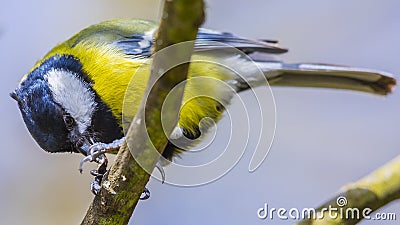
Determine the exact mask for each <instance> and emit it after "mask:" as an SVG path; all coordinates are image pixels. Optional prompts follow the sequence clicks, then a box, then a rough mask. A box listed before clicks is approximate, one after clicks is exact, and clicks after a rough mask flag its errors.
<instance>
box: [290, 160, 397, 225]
mask: <svg viewBox="0 0 400 225" xmlns="http://www.w3.org/2000/svg"><path fill="white" fill-rule="evenodd" d="M339 197H341V198H342V197H344V198H346V200H347V203H346V204H345V206H343V207H340V206H339V205H338V202H337V199H338V198H339ZM399 198H400V156H398V157H397V158H395V159H393V160H392V161H390V162H389V163H387V164H386V165H384V166H382V167H380V168H379V169H377V170H375V171H374V172H372V173H371V174H369V175H367V176H365V177H364V178H362V179H361V180H359V181H357V182H354V183H351V184H348V185H345V186H344V187H342V188H341V189H340V190H339V193H338V194H337V195H336V196H335V197H333V198H332V199H331V200H330V201H328V202H326V203H324V204H323V205H321V206H320V207H318V209H316V212H317V219H315V218H313V217H311V218H309V219H306V220H303V221H301V222H299V223H297V224H298V225H306V224H341V225H350V224H356V223H358V222H359V221H360V220H362V219H363V216H362V213H363V210H365V209H367V211H365V212H366V213H367V214H368V215H366V216H371V217H373V215H371V213H372V212H373V211H376V210H377V209H379V208H381V207H382V206H384V205H386V204H388V203H389V202H391V201H394V200H396V199H399ZM342 199H343V198H342ZM339 204H343V202H339ZM329 206H331V207H333V208H337V209H341V208H342V209H343V210H342V212H343V214H340V211H337V212H338V214H337V218H331V216H330V215H329V212H327V211H325V212H324V213H323V212H321V210H322V209H324V208H325V209H326V208H328V207H329ZM355 208H357V209H358V211H359V213H360V214H359V215H360V216H359V217H358V218H356V217H357V216H356V214H353V213H352V212H351V211H352V210H351V209H355ZM368 209H371V210H368ZM318 213H319V214H318ZM321 213H323V214H324V215H323V217H322V215H321ZM346 213H347V216H346ZM318 218H321V219H318Z"/></svg>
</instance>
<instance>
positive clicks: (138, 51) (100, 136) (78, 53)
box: [11, 19, 396, 160]
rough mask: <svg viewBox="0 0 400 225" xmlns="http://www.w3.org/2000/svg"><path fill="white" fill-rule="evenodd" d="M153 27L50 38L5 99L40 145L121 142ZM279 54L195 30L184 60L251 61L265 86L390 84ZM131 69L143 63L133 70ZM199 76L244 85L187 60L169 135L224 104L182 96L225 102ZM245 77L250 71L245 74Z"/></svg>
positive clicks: (114, 23)
mask: <svg viewBox="0 0 400 225" xmlns="http://www.w3.org/2000/svg"><path fill="white" fill-rule="evenodd" d="M156 29H157V24H156V23H153V22H149V21H144V20H136V19H120V20H111V21H106V22H102V23H98V24H95V25H92V26H89V27H87V28H86V29H84V30H82V31H80V32H78V33H77V34H75V35H74V36H72V37H71V38H70V39H68V40H67V41H65V42H62V43H60V44H58V45H57V46H55V47H54V48H53V49H52V50H51V51H50V52H49V53H47V54H46V55H45V56H44V57H43V58H42V59H41V60H40V61H38V62H37V63H36V65H34V67H33V68H32V69H31V70H30V71H29V72H28V73H27V75H25V76H24V77H23V78H22V80H21V81H20V83H19V85H18V87H17V88H16V90H15V91H14V92H13V93H11V97H12V98H14V99H15V100H16V101H17V102H18V106H19V109H20V111H21V114H22V117H23V119H24V121H25V124H26V126H27V128H28V130H29V132H30V133H31V135H32V136H33V138H34V139H35V140H36V142H37V143H38V144H39V146H40V147H41V148H42V149H44V150H45V151H47V152H52V153H55V152H77V153H82V154H84V155H85V156H87V155H90V154H92V153H93V152H92V151H90V147H91V146H93V145H94V144H96V143H104V145H99V144H97V146H103V147H104V148H107V147H110V148H112V147H114V148H115V147H118V146H119V145H120V144H121V143H122V142H121V141H118V140H122V138H123V137H124V133H123V122H122V119H123V116H124V115H123V102H124V96H125V92H126V89H127V87H128V84H129V82H130V81H131V80H133V81H134V82H135V83H136V86H135V87H134V88H135V90H133V92H136V93H137V95H138V96H139V97H138V98H137V100H136V102H134V103H133V104H132V107H133V108H135V107H136V108H137V106H138V105H139V103H140V100H141V98H140V97H141V95H142V94H143V92H144V89H145V87H146V84H147V79H148V74H149V73H150V65H151V59H152V52H151V49H152V45H153V43H154V34H155V32H156ZM215 42H218V43H222V44H224V45H228V46H232V47H233V48H236V49H238V50H240V51H242V52H244V54H246V55H248V56H249V57H242V56H238V55H232V54H229V53H227V54H225V53H224V49H223V48H221V46H220V45H217V44H213V43H215ZM216 52H217V54H216ZM218 52H220V53H218ZM285 52H287V49H284V48H281V47H279V46H278V43H277V42H276V41H270V40H252V39H247V38H242V37H238V36H235V35H233V34H230V33H226V32H218V31H213V30H208V29H204V28H200V29H199V31H198V35H197V39H196V40H195V45H194V53H193V56H192V58H194V59H210V58H213V57H220V58H225V59H226V60H230V61H231V62H232V61H233V62H234V63H236V64H238V65H243V66H244V67H245V66H246V65H247V64H249V63H254V62H255V63H256V64H257V65H258V67H259V68H260V69H261V71H262V72H263V73H264V74H265V77H263V79H265V78H266V80H268V82H269V85H271V86H293V87H318V88H335V89H347V90H355V91H362V92H369V93H372V94H378V95H386V94H388V93H390V92H391V90H392V87H393V86H395V84H396V80H395V79H394V78H393V76H392V75H391V74H389V73H386V72H382V71H375V70H369V69H360V68H354V67H346V66H336V65H330V64H314V63H298V64H287V63H284V62H282V61H280V60H277V59H276V58H274V57H271V56H275V55H277V54H281V53H285ZM253 55H258V56H257V57H252V56H253ZM250 59H253V62H250V61H251V60H250ZM139 67H140V68H145V69H144V70H143V69H141V71H138V68H139ZM200 76H202V77H210V78H213V79H217V80H220V81H222V82H225V83H227V84H229V86H230V87H231V88H233V89H234V90H235V91H237V92H241V91H245V90H247V89H248V88H249V87H250V86H249V85H247V84H245V83H244V82H243V79H242V78H240V77H238V75H237V74H235V73H233V72H231V71H229V70H223V69H220V68H217V67H216V66H215V65H214V66H213V65H212V64H211V65H202V64H197V63H194V64H191V65H190V68H189V74H188V83H187V85H186V87H185V92H184V99H183V103H182V107H181V110H180V114H179V122H178V125H177V127H176V128H175V129H174V131H173V134H172V135H171V138H172V139H180V138H188V139H197V138H198V137H199V136H200V135H201V131H200V128H199V124H200V121H201V119H202V118H204V117H208V118H211V119H213V120H215V121H218V120H219V119H220V118H221V116H222V113H223V111H224V110H225V108H224V107H222V104H221V102H220V101H216V100H213V99H210V98H202V97H198V98H196V99H195V100H191V101H188V99H192V98H191V97H192V96H201V95H202V94H204V92H207V95H209V94H210V93H211V95H212V96H215V97H216V98H218V99H220V100H221V101H223V102H224V103H229V101H230V100H231V98H232V96H233V95H232V94H227V92H226V90H222V89H221V88H219V87H218V88H216V87H213V85H212V84H211V83H210V84H207V83H204V82H199V83H196V82H195V80H193V81H192V82H191V80H192V79H193V78H196V77H200ZM245 76H248V77H251V76H252V72H251V71H248V74H246V75H245ZM255 83H256V84H257V81H256V82H255ZM259 84H260V85H261V84H263V85H264V84H265V82H259ZM133 113H134V112H133ZM110 143H114V144H110ZM183 150H185V147H182V146H179V147H177V146H176V145H174V144H173V142H171V141H170V142H169V143H168V145H167V147H166V148H165V150H164V153H163V157H164V158H165V159H168V160H171V159H172V158H173V156H175V155H177V154H178V153H180V152H182V151H183Z"/></svg>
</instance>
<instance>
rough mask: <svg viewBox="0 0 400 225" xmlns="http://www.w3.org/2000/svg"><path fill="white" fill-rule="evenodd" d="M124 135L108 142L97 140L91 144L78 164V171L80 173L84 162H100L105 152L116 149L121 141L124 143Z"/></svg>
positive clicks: (120, 144)
mask: <svg viewBox="0 0 400 225" xmlns="http://www.w3.org/2000/svg"><path fill="white" fill-rule="evenodd" d="M124 141H125V137H123V138H121V139H118V140H115V141H113V142H111V143H109V144H105V143H101V142H97V143H94V144H92V145H91V146H90V147H89V149H88V155H87V156H86V157H84V158H83V159H82V161H81V163H80V165H79V171H80V172H81V173H82V171H83V165H84V164H85V163H86V162H93V161H95V162H97V163H99V164H101V163H102V160H103V158H104V157H105V155H104V154H105V153H108V152H112V151H115V150H118V149H119V148H120V147H121V146H122V143H124Z"/></svg>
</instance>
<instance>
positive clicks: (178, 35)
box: [82, 0, 204, 224]
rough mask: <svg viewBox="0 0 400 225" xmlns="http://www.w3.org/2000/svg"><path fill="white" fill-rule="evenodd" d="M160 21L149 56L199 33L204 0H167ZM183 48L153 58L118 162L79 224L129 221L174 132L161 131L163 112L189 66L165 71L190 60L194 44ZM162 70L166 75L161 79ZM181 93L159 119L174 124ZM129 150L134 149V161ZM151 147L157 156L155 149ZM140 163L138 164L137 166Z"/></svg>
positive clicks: (185, 65)
mask: <svg viewBox="0 0 400 225" xmlns="http://www.w3.org/2000/svg"><path fill="white" fill-rule="evenodd" d="M161 18H162V19H161V23H160V26H159V29H158V31H157V35H156V42H155V46H154V49H153V53H154V52H158V51H159V50H161V49H164V48H166V47H168V46H171V45H174V44H176V43H180V42H184V41H190V40H195V38H196V35H197V30H198V28H199V26H200V25H201V24H202V23H203V21H204V3H203V1H202V0H167V1H165V3H164V9H163V14H162V17H161ZM186 46H187V47H186V48H178V50H179V51H175V52H174V51H172V52H170V54H169V55H168V58H165V57H158V55H157V54H155V56H154V60H153V63H152V72H151V75H150V79H149V85H148V87H147V90H146V91H145V93H146V94H145V95H144V98H143V99H142V102H141V105H140V107H139V111H138V113H137V115H136V116H135V118H134V119H133V122H132V123H131V125H130V128H129V130H128V132H127V135H126V140H127V141H126V142H125V143H124V145H123V146H122V147H121V149H120V150H119V152H118V154H117V157H116V162H115V164H114V165H113V166H112V167H111V169H110V171H109V173H108V174H107V175H106V176H105V178H104V181H103V182H102V189H101V191H100V194H99V195H97V196H95V198H94V200H93V202H92V204H91V205H90V207H89V209H88V211H87V214H86V216H85V218H84V219H83V221H82V224H127V223H128V221H129V219H130V217H131V215H132V213H133V210H134V209H135V206H136V205H137V202H138V200H139V197H140V195H141V194H142V192H143V190H144V188H145V185H146V184H147V182H148V180H149V178H150V173H151V171H153V169H154V167H155V164H156V162H157V161H158V159H159V154H162V152H163V150H164V147H165V146H166V144H167V141H168V140H167V136H166V135H168V134H169V133H170V132H171V131H172V127H169V128H167V129H165V130H166V131H165V132H166V133H167V134H165V133H164V129H163V127H162V125H161V124H162V123H161V108H162V105H163V103H164V100H165V98H166V96H167V94H168V93H169V92H170V91H171V90H172V88H174V87H175V86H176V85H177V84H179V83H180V82H182V81H184V80H185V79H186V77H187V72H188V67H189V64H188V63H185V64H182V65H181V66H177V67H174V68H172V69H170V68H168V66H169V65H170V63H171V61H169V60H173V59H175V61H176V58H179V60H182V61H185V62H188V61H189V60H190V57H191V52H192V49H193V44H192V45H186ZM181 50H184V51H181ZM168 61H169V63H168ZM161 71H167V72H166V73H165V74H164V75H163V76H162V77H159V76H160V75H161V74H160V72H161ZM147 94H148V96H147V99H146V100H145V98H146V95H147ZM182 95H183V90H181V93H180V94H178V96H176V97H175V98H173V100H172V105H173V106H175V107H174V108H173V107H169V108H172V110H169V111H168V113H167V115H164V114H163V120H168V121H172V122H171V123H174V124H175V125H176V122H177V121H178V113H179V109H180V104H181V102H182ZM144 112H146V113H144ZM164 116H166V118H165V117H164ZM148 137H150V139H149V138H148ZM150 140H151V141H150ZM128 146H129V147H128ZM129 148H130V149H132V150H133V152H134V154H135V158H134V157H133V156H132V154H131V151H129ZM154 148H155V149H156V150H157V152H158V153H157V152H156V151H153V150H154ZM138 162H141V163H140V165H139V163H138ZM147 171H150V173H149V172H147Z"/></svg>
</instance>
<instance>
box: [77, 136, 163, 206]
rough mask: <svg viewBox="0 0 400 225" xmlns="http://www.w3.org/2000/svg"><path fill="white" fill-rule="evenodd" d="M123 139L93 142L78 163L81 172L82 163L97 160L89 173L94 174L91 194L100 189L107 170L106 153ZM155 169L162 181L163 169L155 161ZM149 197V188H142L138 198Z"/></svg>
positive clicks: (117, 146)
mask: <svg viewBox="0 0 400 225" xmlns="http://www.w3.org/2000/svg"><path fill="white" fill-rule="evenodd" d="M124 141H125V137H123V138H121V139H118V140H115V141H113V142H112V143H109V144H105V143H101V142H98V143H94V144H92V145H91V146H90V147H89V149H88V155H87V156H86V157H84V158H83V159H82V161H81V163H80V165H79V171H80V172H81V173H82V171H83V165H84V164H85V163H86V162H93V161H94V162H97V163H98V164H100V165H99V167H98V168H97V169H95V170H91V171H90V174H91V175H93V176H94V181H93V182H92V183H91V184H90V190H91V191H92V193H93V194H95V195H98V194H99V193H100V190H101V182H102V180H103V177H104V174H105V173H106V172H107V164H108V160H107V157H106V155H105V154H106V153H109V152H113V151H115V150H118V149H119V148H120V147H121V146H122V144H123V143H124ZM157 169H158V170H159V171H160V173H161V176H162V177H163V182H164V179H165V173H164V170H163V169H162V167H161V164H159V163H157ZM148 198H150V191H149V189H147V188H145V189H144V190H143V193H142V195H141V196H140V200H146V199H148Z"/></svg>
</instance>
